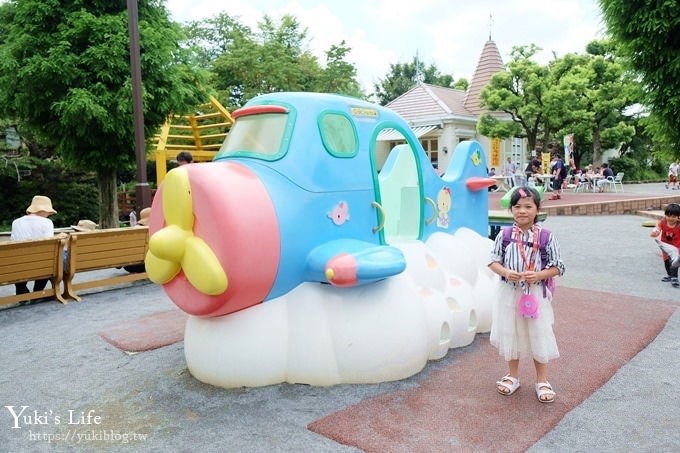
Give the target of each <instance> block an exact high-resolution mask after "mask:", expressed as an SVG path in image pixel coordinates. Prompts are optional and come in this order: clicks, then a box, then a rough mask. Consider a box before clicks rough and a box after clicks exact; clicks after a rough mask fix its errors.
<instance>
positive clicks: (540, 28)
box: [166, 0, 604, 93]
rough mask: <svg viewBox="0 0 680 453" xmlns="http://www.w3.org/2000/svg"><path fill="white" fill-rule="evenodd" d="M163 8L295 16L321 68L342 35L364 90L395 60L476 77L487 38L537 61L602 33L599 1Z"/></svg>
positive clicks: (179, 12) (239, 1) (207, 3)
mask: <svg viewBox="0 0 680 453" xmlns="http://www.w3.org/2000/svg"><path fill="white" fill-rule="evenodd" d="M166 7H167V8H168V10H169V11H170V13H171V14H172V18H173V19H174V20H175V21H177V22H187V21H191V20H200V19H204V18H209V17H213V16H215V15H217V14H219V13H220V12H226V13H227V14H228V15H230V16H232V17H235V18H238V19H239V21H240V22H241V23H243V24H244V25H248V26H250V27H251V28H252V29H254V30H256V29H257V22H258V21H259V20H261V19H262V17H263V16H264V15H265V14H266V15H268V16H270V17H271V18H273V19H276V20H278V19H280V18H281V17H282V16H283V15H284V14H290V15H293V16H295V17H296V18H297V19H298V22H299V23H300V24H301V25H302V27H303V28H306V29H307V30H308V42H307V43H306V44H307V48H308V49H309V50H310V51H311V52H312V53H314V54H315V55H316V56H317V57H318V58H319V62H320V63H321V64H322V65H323V64H324V63H325V55H324V52H325V51H326V50H328V49H329V48H330V46H331V45H333V44H339V43H340V42H341V41H342V40H345V42H346V44H347V45H348V46H349V47H350V48H351V49H352V52H351V53H350V54H349V55H348V57H347V58H346V60H347V61H348V62H350V63H354V64H355V65H356V68H357V79H358V80H359V82H360V83H361V85H362V87H363V88H364V91H366V93H372V92H373V91H374V88H373V85H374V83H378V82H379V80H380V79H383V78H385V76H386V75H387V74H388V73H389V69H390V64H397V63H409V62H411V61H412V60H413V57H414V56H415V55H416V53H417V54H418V57H419V59H420V60H421V61H423V62H424V63H425V65H426V66H429V65H430V64H434V65H435V66H436V67H437V68H438V69H439V70H440V72H441V73H442V74H452V75H453V78H454V80H458V79H459V78H461V77H464V78H466V79H468V80H471V79H472V76H473V74H474V71H475V67H476V65H477V61H478V60H479V56H480V55H481V52H482V48H483V47H484V43H485V42H486V41H487V40H488V39H489V35H490V36H491V39H492V40H493V41H495V43H496V45H497V47H498V50H499V51H500V54H501V58H503V61H504V62H506V63H507V62H508V61H509V60H510V52H511V50H512V47H513V46H522V45H529V44H536V45H537V46H538V47H540V48H542V49H543V50H542V51H541V52H540V53H539V54H537V55H536V57H535V60H536V61H537V62H538V63H540V64H546V63H548V62H549V61H550V60H552V59H553V54H555V55H557V56H558V57H560V56H563V55H565V54H567V53H570V52H579V53H583V52H584V51H585V46H586V44H588V42H590V41H591V40H593V39H597V38H601V37H602V36H603V31H604V25H603V22H602V20H601V15H600V9H599V6H598V3H597V0H550V1H546V0H473V1H468V0H417V1H406V0H229V1H225V0H223V1H220V0H166Z"/></svg>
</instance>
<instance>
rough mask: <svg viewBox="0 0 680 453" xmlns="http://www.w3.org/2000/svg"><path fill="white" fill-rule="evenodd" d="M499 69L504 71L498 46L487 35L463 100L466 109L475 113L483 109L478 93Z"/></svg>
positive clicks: (479, 112)
mask: <svg viewBox="0 0 680 453" xmlns="http://www.w3.org/2000/svg"><path fill="white" fill-rule="evenodd" d="M501 71H505V65H504V64H503V59H502V58H501V54H500V52H499V51H498V47H496V43H495V42H494V41H492V40H491V36H489V40H488V41H487V42H486V43H485V44H484V48H483V49H482V55H481V56H480V57H479V61H478V62H477V68H476V69H475V73H474V75H473V76H472V81H471V82H470V86H469V87H468V90H467V93H466V95H465V100H464V101H463V106H464V107H465V108H466V109H467V110H468V111H470V112H471V113H474V114H475V115H480V114H481V113H483V112H484V111H485V109H483V108H481V107H480V106H479V94H480V93H481V92H482V89H484V87H485V86H486V85H487V84H488V83H489V82H490V81H491V77H493V75H494V74H496V73H498V72H501Z"/></svg>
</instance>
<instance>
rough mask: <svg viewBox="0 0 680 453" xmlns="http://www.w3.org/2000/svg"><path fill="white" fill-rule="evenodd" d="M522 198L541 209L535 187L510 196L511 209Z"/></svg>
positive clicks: (519, 188)
mask: <svg viewBox="0 0 680 453" xmlns="http://www.w3.org/2000/svg"><path fill="white" fill-rule="evenodd" d="M522 198H531V199H532V200H534V204H535V205H536V209H537V210H538V209H541V194H540V193H538V191H537V190H536V189H534V188H533V187H518V188H517V189H516V190H515V191H514V192H513V193H512V195H510V207H511V208H512V207H513V206H515V205H516V204H517V203H519V200H521V199H522ZM679 208H680V206H679ZM536 222H538V215H536V217H534V223H536Z"/></svg>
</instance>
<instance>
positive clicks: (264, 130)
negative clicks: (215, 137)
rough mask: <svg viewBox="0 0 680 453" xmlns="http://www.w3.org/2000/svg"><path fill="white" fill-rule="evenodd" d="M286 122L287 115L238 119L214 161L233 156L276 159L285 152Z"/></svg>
mask: <svg viewBox="0 0 680 453" xmlns="http://www.w3.org/2000/svg"><path fill="white" fill-rule="evenodd" d="M287 121H288V115H287V114H285V113H260V114H255V115H247V116H241V117H239V118H238V121H236V122H235V123H234V125H233V126H232V128H231V129H230V130H229V134H227V138H226V139H225V140H224V143H223V144H222V147H221V148H220V151H219V153H218V154H217V156H216V158H215V159H219V158H220V157H224V156H235V155H236V156H251V157H258V158H260V159H266V160H273V159H278V158H279V157H280V156H281V154H282V153H283V152H285V150H284V149H282V143H283V137H284V133H285V131H286V123H287Z"/></svg>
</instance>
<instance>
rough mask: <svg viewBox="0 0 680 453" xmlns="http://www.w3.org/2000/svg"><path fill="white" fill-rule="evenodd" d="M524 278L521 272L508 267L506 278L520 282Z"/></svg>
mask: <svg viewBox="0 0 680 453" xmlns="http://www.w3.org/2000/svg"><path fill="white" fill-rule="evenodd" d="M522 278H524V277H523V276H522V273H521V272H517V271H513V270H511V269H506V274H505V279H506V280H507V281H509V282H519V281H521V280H522Z"/></svg>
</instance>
